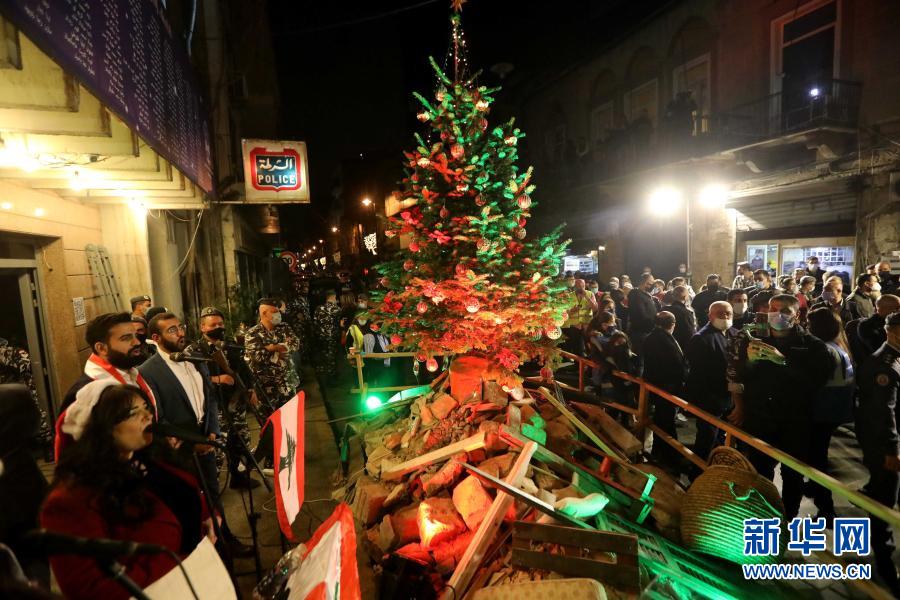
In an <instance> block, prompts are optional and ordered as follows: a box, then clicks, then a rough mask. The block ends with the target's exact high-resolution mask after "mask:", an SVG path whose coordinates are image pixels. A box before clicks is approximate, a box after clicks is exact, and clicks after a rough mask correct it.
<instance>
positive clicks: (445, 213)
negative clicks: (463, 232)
mask: <svg viewBox="0 0 900 600" xmlns="http://www.w3.org/2000/svg"><path fill="white" fill-rule="evenodd" d="M438 214H440V215H441V218H442V219H446V218H447V217H449V216H450V211H449V210H447V208H446V207H444V206H442V207H441V212H440V213H438Z"/></svg>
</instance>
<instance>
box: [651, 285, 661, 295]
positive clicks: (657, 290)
mask: <svg viewBox="0 0 900 600" xmlns="http://www.w3.org/2000/svg"><path fill="white" fill-rule="evenodd" d="M658 293H659V287H658V286H653V287H652V288H650V295H651V296H655V295H657V294H658Z"/></svg>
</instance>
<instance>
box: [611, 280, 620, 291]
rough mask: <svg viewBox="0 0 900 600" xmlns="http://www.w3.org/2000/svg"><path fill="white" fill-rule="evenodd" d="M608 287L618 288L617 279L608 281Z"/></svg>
mask: <svg viewBox="0 0 900 600" xmlns="http://www.w3.org/2000/svg"><path fill="white" fill-rule="evenodd" d="M609 287H610V289H613V290H617V289H619V282H618V281H610V282H609Z"/></svg>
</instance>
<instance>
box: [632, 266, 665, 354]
mask: <svg viewBox="0 0 900 600" xmlns="http://www.w3.org/2000/svg"><path fill="white" fill-rule="evenodd" d="M654 281H655V280H654V278H653V275H652V274H651V273H644V274H643V275H641V282H640V284H638V287H636V288H634V289H633V290H631V291H630V292H629V293H628V335H629V336H630V337H631V346H632V348H633V349H634V351H635V353H637V354H641V348H642V346H643V343H644V338H646V337H647V335H648V334H649V333H650V332H651V331H653V320H654V319H655V318H656V313H657V312H659V308H660V306H659V300H657V299H656V298H654V297H653V295H654V294H656V293H658V292H659V290H654V287H653V286H654V283H653V282H654Z"/></svg>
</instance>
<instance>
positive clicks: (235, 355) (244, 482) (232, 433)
mask: <svg viewBox="0 0 900 600" xmlns="http://www.w3.org/2000/svg"><path fill="white" fill-rule="evenodd" d="M200 332H201V333H202V334H203V340H202V342H201V345H202V346H203V347H202V348H201V349H200V350H201V352H202V353H203V354H210V353H215V352H217V351H219V350H220V349H221V352H222V355H223V356H224V357H225V359H226V361H227V363H228V370H226V369H224V368H223V367H222V366H221V365H220V364H219V363H218V362H212V363H208V365H209V374H210V380H211V381H212V383H213V385H215V386H216V387H215V389H216V390H217V392H218V394H219V403H218V405H219V423H221V424H223V434H224V437H225V446H226V449H227V451H228V453H229V460H228V467H229V469H230V471H231V482H230V483H229V487H231V488H232V489H253V488H255V487H258V486H259V485H260V484H259V482H258V481H255V480H253V479H251V478H250V476H249V473H248V472H247V469H246V468H244V466H243V465H242V464H241V457H242V456H243V452H242V448H241V446H240V442H239V441H238V440H237V439H236V436H240V438H241V439H242V440H243V441H244V444H245V445H246V446H247V447H248V448H249V447H250V430H249V429H248V427H247V402H248V401H249V402H254V401H255V397H254V396H253V395H252V394H251V395H248V393H247V392H246V391H245V390H243V389H241V388H240V386H239V384H238V383H237V382H236V381H235V378H236V377H240V379H241V381H243V382H244V384H247V385H249V383H248V382H250V381H251V376H250V373H249V371H248V370H247V365H246V363H245V362H244V359H243V356H242V354H241V351H240V349H239V348H237V347H235V346H232V347H224V348H223V346H225V316H224V315H223V314H222V312H221V311H220V310H219V309H217V308H216V307H214V306H207V307H206V308H204V309H203V310H202V311H201V312H200ZM226 408H227V409H228V410H227V412H226V411H225V410H224V409H226ZM222 459H223V460H224V456H223V457H222ZM220 468H221V465H220Z"/></svg>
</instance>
